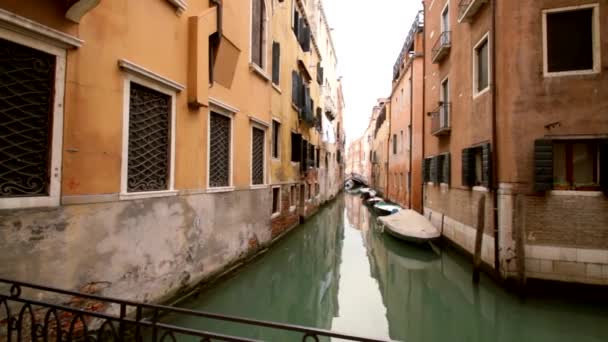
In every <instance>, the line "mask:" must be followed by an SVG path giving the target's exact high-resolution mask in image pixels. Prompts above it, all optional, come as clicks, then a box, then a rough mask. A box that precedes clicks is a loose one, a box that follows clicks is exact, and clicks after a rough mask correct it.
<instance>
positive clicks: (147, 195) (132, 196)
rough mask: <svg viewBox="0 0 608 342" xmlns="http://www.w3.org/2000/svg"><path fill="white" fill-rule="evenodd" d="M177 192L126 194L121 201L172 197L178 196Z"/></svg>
mask: <svg viewBox="0 0 608 342" xmlns="http://www.w3.org/2000/svg"><path fill="white" fill-rule="evenodd" d="M178 192H179V191H177V190H163V191H146V192H126V193H121V194H120V195H119V198H120V200H121V201H124V200H136V199H144V198H155V197H171V196H177V193H178Z"/></svg>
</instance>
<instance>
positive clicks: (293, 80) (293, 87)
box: [291, 70, 300, 106]
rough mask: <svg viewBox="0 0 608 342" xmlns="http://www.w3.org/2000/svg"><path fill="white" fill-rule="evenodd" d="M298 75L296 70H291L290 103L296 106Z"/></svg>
mask: <svg viewBox="0 0 608 342" xmlns="http://www.w3.org/2000/svg"><path fill="white" fill-rule="evenodd" d="M299 77H300V76H299V75H298V73H297V71H295V70H294V71H292V72H291V103H293V104H294V105H296V106H298V91H299V88H298V78H299Z"/></svg>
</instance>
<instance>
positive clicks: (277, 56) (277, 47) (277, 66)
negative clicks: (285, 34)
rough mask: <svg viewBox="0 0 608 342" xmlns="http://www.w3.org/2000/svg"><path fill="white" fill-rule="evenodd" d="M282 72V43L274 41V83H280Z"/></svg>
mask: <svg viewBox="0 0 608 342" xmlns="http://www.w3.org/2000/svg"><path fill="white" fill-rule="evenodd" d="M280 74H281V44H279V43H277V42H273V43H272V83H274V84H276V85H279V81H280V76H281V75H280Z"/></svg>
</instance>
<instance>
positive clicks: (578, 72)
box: [544, 69, 600, 78]
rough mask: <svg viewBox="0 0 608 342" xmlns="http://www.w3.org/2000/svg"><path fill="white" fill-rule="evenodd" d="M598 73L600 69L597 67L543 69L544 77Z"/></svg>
mask: <svg viewBox="0 0 608 342" xmlns="http://www.w3.org/2000/svg"><path fill="white" fill-rule="evenodd" d="M599 73H600V70H598V69H589V70H575V71H558V72H549V71H545V72H544V76H545V78H553V77H565V76H585V75H597V74H599Z"/></svg>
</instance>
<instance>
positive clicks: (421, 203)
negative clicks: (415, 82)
mask: <svg viewBox="0 0 608 342" xmlns="http://www.w3.org/2000/svg"><path fill="white" fill-rule="evenodd" d="M422 11H423V13H424V27H423V28H422V30H423V32H424V34H423V35H422V51H423V54H424V55H425V56H426V17H427V15H426V14H427V13H426V5H425V3H424V1H422ZM425 77H426V57H425V58H424V61H423V63H422V80H423V83H422V132H421V134H422V146H421V149H422V159H421V160H420V162H421V163H424V138H425V135H426V132H425V127H424V126H425V125H424V123H425V120H426V119H425V115H424V112H425V110H426V79H425ZM413 132H414V127H412V133H413ZM410 139H413V138H410ZM423 177H424V175H423ZM412 179H414V177H413V175H412V177H411V179H410V182H411V180H412ZM423 182H424V180H423ZM421 188H422V191H421V193H420V211H421V212H422V213H424V185H422V187H421Z"/></svg>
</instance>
